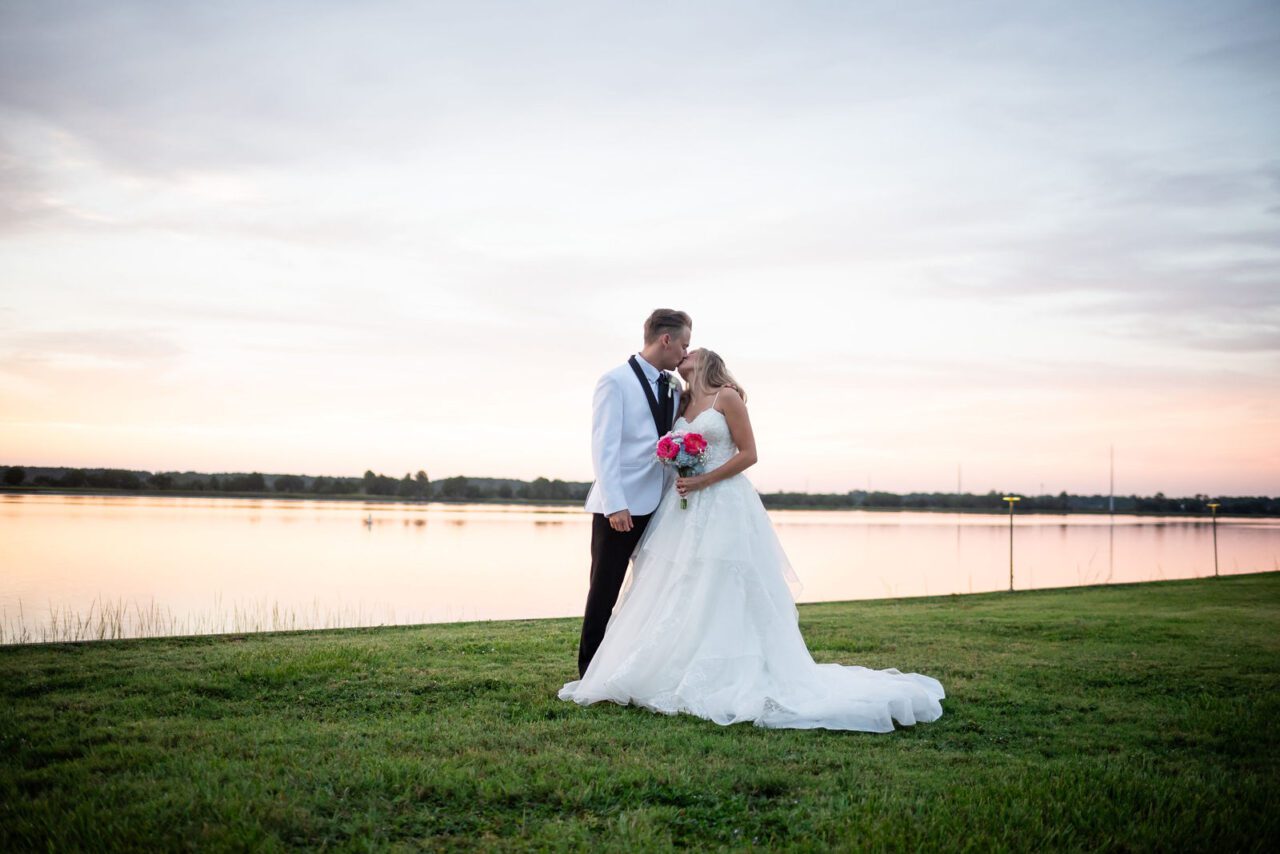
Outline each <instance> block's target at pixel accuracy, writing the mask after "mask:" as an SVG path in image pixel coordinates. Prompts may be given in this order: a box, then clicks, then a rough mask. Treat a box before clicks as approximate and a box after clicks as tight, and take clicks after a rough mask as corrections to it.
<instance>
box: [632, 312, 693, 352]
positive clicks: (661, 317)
mask: <svg viewBox="0 0 1280 854" xmlns="http://www.w3.org/2000/svg"><path fill="white" fill-rule="evenodd" d="M684 329H693V320H692V318H690V317H689V315H687V314H685V313H684V312H683V311H676V310H675V309H674V308H659V309H655V310H654V312H653V314H651V315H649V319H648V320H646V321H645V322H644V343H646V344H652V343H653V342H654V341H657V340H658V339H659V338H661V337H662V336H663V335H679V334H680V333H681V331H683V330H684Z"/></svg>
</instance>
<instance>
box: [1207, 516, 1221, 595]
mask: <svg viewBox="0 0 1280 854" xmlns="http://www.w3.org/2000/svg"><path fill="white" fill-rule="evenodd" d="M1221 506H1222V505H1221V504H1210V505H1209V509H1210V510H1212V511H1213V577H1214V578H1217V577H1218V508H1219V507H1221Z"/></svg>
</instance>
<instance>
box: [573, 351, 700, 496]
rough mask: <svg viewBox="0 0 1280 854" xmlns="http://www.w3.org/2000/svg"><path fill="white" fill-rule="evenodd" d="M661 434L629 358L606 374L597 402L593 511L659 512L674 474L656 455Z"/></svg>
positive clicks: (598, 386)
mask: <svg viewBox="0 0 1280 854" xmlns="http://www.w3.org/2000/svg"><path fill="white" fill-rule="evenodd" d="M641 367H642V368H643V367H644V364H643V363H641ZM650 388H652V385H651V386H650ZM655 394H656V392H655ZM675 394H676V397H675V400H674V401H673V404H674V406H673V408H672V411H673V412H674V411H675V408H676V407H678V406H679V405H680V393H679V392H678V391H677V392H676V393H675ZM660 438H661V436H659V435H658V428H657V427H656V426H655V425H654V423H653V414H652V413H651V412H650V411H649V400H648V398H647V397H646V396H645V392H644V387H643V386H641V385H640V381H639V380H638V379H636V374H635V371H633V370H631V365H630V364H628V363H627V362H623V363H622V364H621V365H619V366H618V367H616V368H614V369H613V370H611V371H609V372H608V373H606V374H605V375H604V376H602V377H601V378H600V381H599V382H598V383H596V393H595V400H594V402H593V404H592V414H591V463H592V466H593V467H594V469H595V476H596V479H595V483H593V484H591V491H590V492H589V493H588V494H587V510H589V511H591V512H592V513H604V514H605V515H606V516H607V515H609V514H611V513H617V512H618V511H619V510H630V511H631V515H633V516H643V515H645V514H647V513H652V512H653V511H654V510H656V509H657V508H658V501H659V500H661V498H662V492H663V489H664V488H665V487H666V486H667V485H668V484H669V483H670V482H671V480H672V479H673V478H674V475H673V474H672V473H671V471H670V467H669V466H664V465H663V464H662V463H660V462H658V458H657V457H656V456H655V455H654V451H655V450H656V449H657V445H658V439H660Z"/></svg>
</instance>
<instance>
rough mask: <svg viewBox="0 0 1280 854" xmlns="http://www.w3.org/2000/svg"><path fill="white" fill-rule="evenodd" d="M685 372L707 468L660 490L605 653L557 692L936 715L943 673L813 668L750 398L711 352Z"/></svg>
mask: <svg viewBox="0 0 1280 854" xmlns="http://www.w3.org/2000/svg"><path fill="white" fill-rule="evenodd" d="M679 371H680V375H681V376H682V377H683V378H684V380H685V382H686V384H687V386H688V392H687V393H686V394H684V395H682V398H683V400H682V401H681V406H682V410H683V411H682V414H681V416H680V417H679V418H677V419H676V422H675V427H674V429H675V430H681V431H693V432H698V433H701V434H702V435H703V437H704V438H706V440H707V442H708V444H709V446H708V449H707V454H706V457H705V458H704V459H705V464H704V471H703V473H702V474H699V475H697V476H696V477H688V478H680V479H678V480H677V481H676V484H675V488H674V489H672V490H669V491H668V492H667V493H666V494H665V495H664V496H663V498H662V502H661V503H660V504H659V505H658V509H657V510H656V511H654V514H653V518H652V520H651V521H650V522H649V526H648V528H647V529H646V530H645V532H644V536H643V538H642V539H641V540H640V542H639V544H638V545H637V547H636V551H635V556H634V559H633V563H632V566H631V572H630V574H629V575H628V578H627V582H626V586H625V587H624V589H623V592H622V595H621V596H620V597H619V601H618V605H617V607H616V608H615V609H614V612H613V615H612V616H611V617H610V620H609V625H608V629H607V630H606V631H605V636H604V640H603V641H602V642H601V644H600V648H599V650H598V651H597V652H596V654H595V656H594V658H592V659H591V664H590V666H589V667H588V668H587V671H586V673H584V674H583V676H582V678H581V679H580V680H578V681H575V682H569V683H567V684H566V685H565V686H564V687H563V688H561V689H560V693H559V696H560V699H562V700H573V701H574V702H576V703H580V704H582V705H587V704H590V703H595V702H599V701H600V700H611V701H613V702H615V703H620V704H623V705H626V704H628V703H633V704H635V705H638V706H643V707H645V708H648V709H651V710H653V711H655V712H662V713H665V714H677V713H680V712H683V713H686V714H691V715H697V716H698V717H701V718H706V719H708V720H711V721H715V722H716V723H718V724H734V723H740V722H743V721H754V722H755V725H756V726H762V727H779V728H793V729H812V728H818V727H821V728H826V729H840V730H862V731H866V732H889V731H891V730H893V722H894V721H897V722H898V723H900V724H904V725H906V724H914V723H916V722H917V721H933V720H937V719H938V718H939V717H941V715H942V704H941V703H940V702H939V701H940V700H942V699H943V697H944V696H945V694H944V692H943V690H942V685H941V684H940V683H939V682H938V680H936V679H933V678H931V677H929V676H923V675H921V674H918V673H900V672H898V671H897V670H893V669H889V670H871V669H868V668H866V667H858V666H842V665H839V664H816V663H814V660H813V658H812V656H810V655H809V650H808V648H807V647H806V646H805V643H804V638H803V637H801V635H800V628H799V625H798V622H797V621H798V612H797V611H796V607H795V601H794V600H793V599H792V595H791V590H790V589H789V587H788V583H793V584H797V585H798V581H797V579H796V576H795V573H794V572H792V570H791V566H790V564H789V563H788V561H787V557H786V555H785V554H784V553H783V551H782V546H781V544H780V543H779V542H778V537H777V535H776V534H775V533H774V530H773V524H772V522H771V521H770V519H769V516H768V514H767V513H766V512H765V509H764V505H763V504H762V503H761V501H760V496H759V495H758V494H757V493H756V491H755V488H754V487H753V486H752V485H751V483H750V482H749V481H748V480H747V479H746V477H745V476H744V475H743V474H742V472H743V471H744V470H746V469H747V468H749V467H750V466H752V465H753V464H754V463H755V462H756V451H755V438H754V437H753V435H752V432H751V421H750V419H749V418H748V417H747V407H746V394H745V392H743V390H742V387H741V386H740V385H739V384H738V383H737V382H736V381H735V380H734V378H733V376H732V375H731V374H730V373H729V371H728V370H727V369H726V368H725V364H724V360H722V359H721V358H720V357H719V356H718V355H716V354H715V353H714V352H712V351H710V350H705V349H703V350H694V351H693V352H691V353H689V355H688V357H687V358H686V359H685V361H684V362H682V363H681V365H680V368H679ZM681 496H687V497H688V499H689V501H688V504H689V506H688V509H687V510H682V509H680V501H679V498H680V497H681Z"/></svg>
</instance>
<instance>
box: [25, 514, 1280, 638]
mask: <svg viewBox="0 0 1280 854" xmlns="http://www.w3.org/2000/svg"><path fill="white" fill-rule="evenodd" d="M771 515H772V517H773V518H774V520H775V522H776V523H777V530H778V535H779V537H780V538H781V539H782V542H783V545H784V547H785V548H786V549H787V552H788V555H789V556H790V558H791V561H792V563H793V565H794V566H795V568H796V571H797V573H799V575H800V578H801V581H802V582H803V583H804V590H803V592H802V594H801V596H800V600H801V601H806V602H814V601H829V600H844V599H865V598H874V597H882V596H916V595H928V594H946V593H967V592H978V591H985V590H1002V589H1005V588H1007V586H1008V571H1009V566H1008V562H1009V552H1008V549H1009V541H1008V536H1009V531H1008V520H1007V516H1006V515H1004V514H999V515H987V516H983V515H970V514H944V513H927V512H899V513H878V512H867V511H849V512H823V511H775V512H774V513H772V514H771ZM589 522H590V517H589V516H588V515H587V514H585V513H583V512H581V511H580V510H578V509H577V508H574V507H527V506H494V505H438V504H431V505H398V504H387V503H380V502H352V501H297V500H288V499H270V500H258V501H253V500H247V499H217V498H157V497H138V498H129V497H115V496H112V497H97V496H23V495H6V496H3V500H2V501H0V624H2V625H4V626H7V628H6V630H5V633H4V638H6V639H11V638H12V636H13V632H12V629H13V627H14V626H15V625H16V621H17V620H18V619H19V618H18V615H19V608H21V620H22V621H23V623H24V624H25V625H27V626H28V629H29V630H30V631H33V632H37V633H38V632H39V630H40V628H41V626H44V627H46V628H47V627H48V626H49V625H62V624H65V623H66V622H67V621H69V620H74V619H75V617H76V616H80V617H83V615H85V614H88V613H93V614H97V615H102V614H103V613H104V612H106V611H110V612H111V613H112V614H113V615H114V616H113V619H117V620H118V621H120V625H122V626H129V627H132V629H130V630H133V629H136V630H137V631H144V630H146V628H147V627H148V626H150V627H152V628H153V629H154V628H156V627H160V628H163V627H164V626H169V627H172V628H173V629H174V630H176V631H193V632H198V631H230V630H247V629H251V628H273V627H280V628H300V627H304V626H306V625H310V626H317V627H321V626H325V625H347V624H378V623H421V622H442V621H450V620H458V619H505V618H517V617H546V616H571V615H577V614H579V613H580V611H581V607H582V602H583V599H584V598H585V595H586V588H587V571H588V553H587V552H588V542H589V539H590V525H589ZM1218 526H1219V528H1220V530H1219V532H1218V533H1219V537H1218V540H1219V542H1218V547H1219V557H1220V564H1221V571H1222V572H1223V573H1224V574H1229V573H1238V572H1252V571H1260V570H1271V569H1274V568H1276V566H1277V563H1280V561H1278V560H1277V555H1280V520H1274V519H1268V520H1235V519H1226V520H1222V519H1220V520H1219V523H1218ZM1014 527H1015V529H1016V530H1015V532H1014V548H1013V552H1014V554H1013V557H1014V566H1015V584H1016V586H1017V587H1018V588H1019V589H1025V588H1028V587H1058V586H1072V585H1079V584H1097V583H1103V582H1106V583H1118V582H1127V581H1143V580H1151V579H1159V578H1186V577H1193V576H1205V575H1212V573H1213V548H1212V532H1211V528H1210V521H1209V519H1208V518H1205V519H1203V520H1201V519H1185V518H1140V517H1133V516H1116V517H1114V518H1113V517H1107V516H1030V515H1024V516H1019V517H1016V518H1015V522H1014ZM1104 555H1105V557H1104ZM54 615H61V616H56V617H55V616H54ZM348 621H356V622H354V623H350V622H348Z"/></svg>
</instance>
